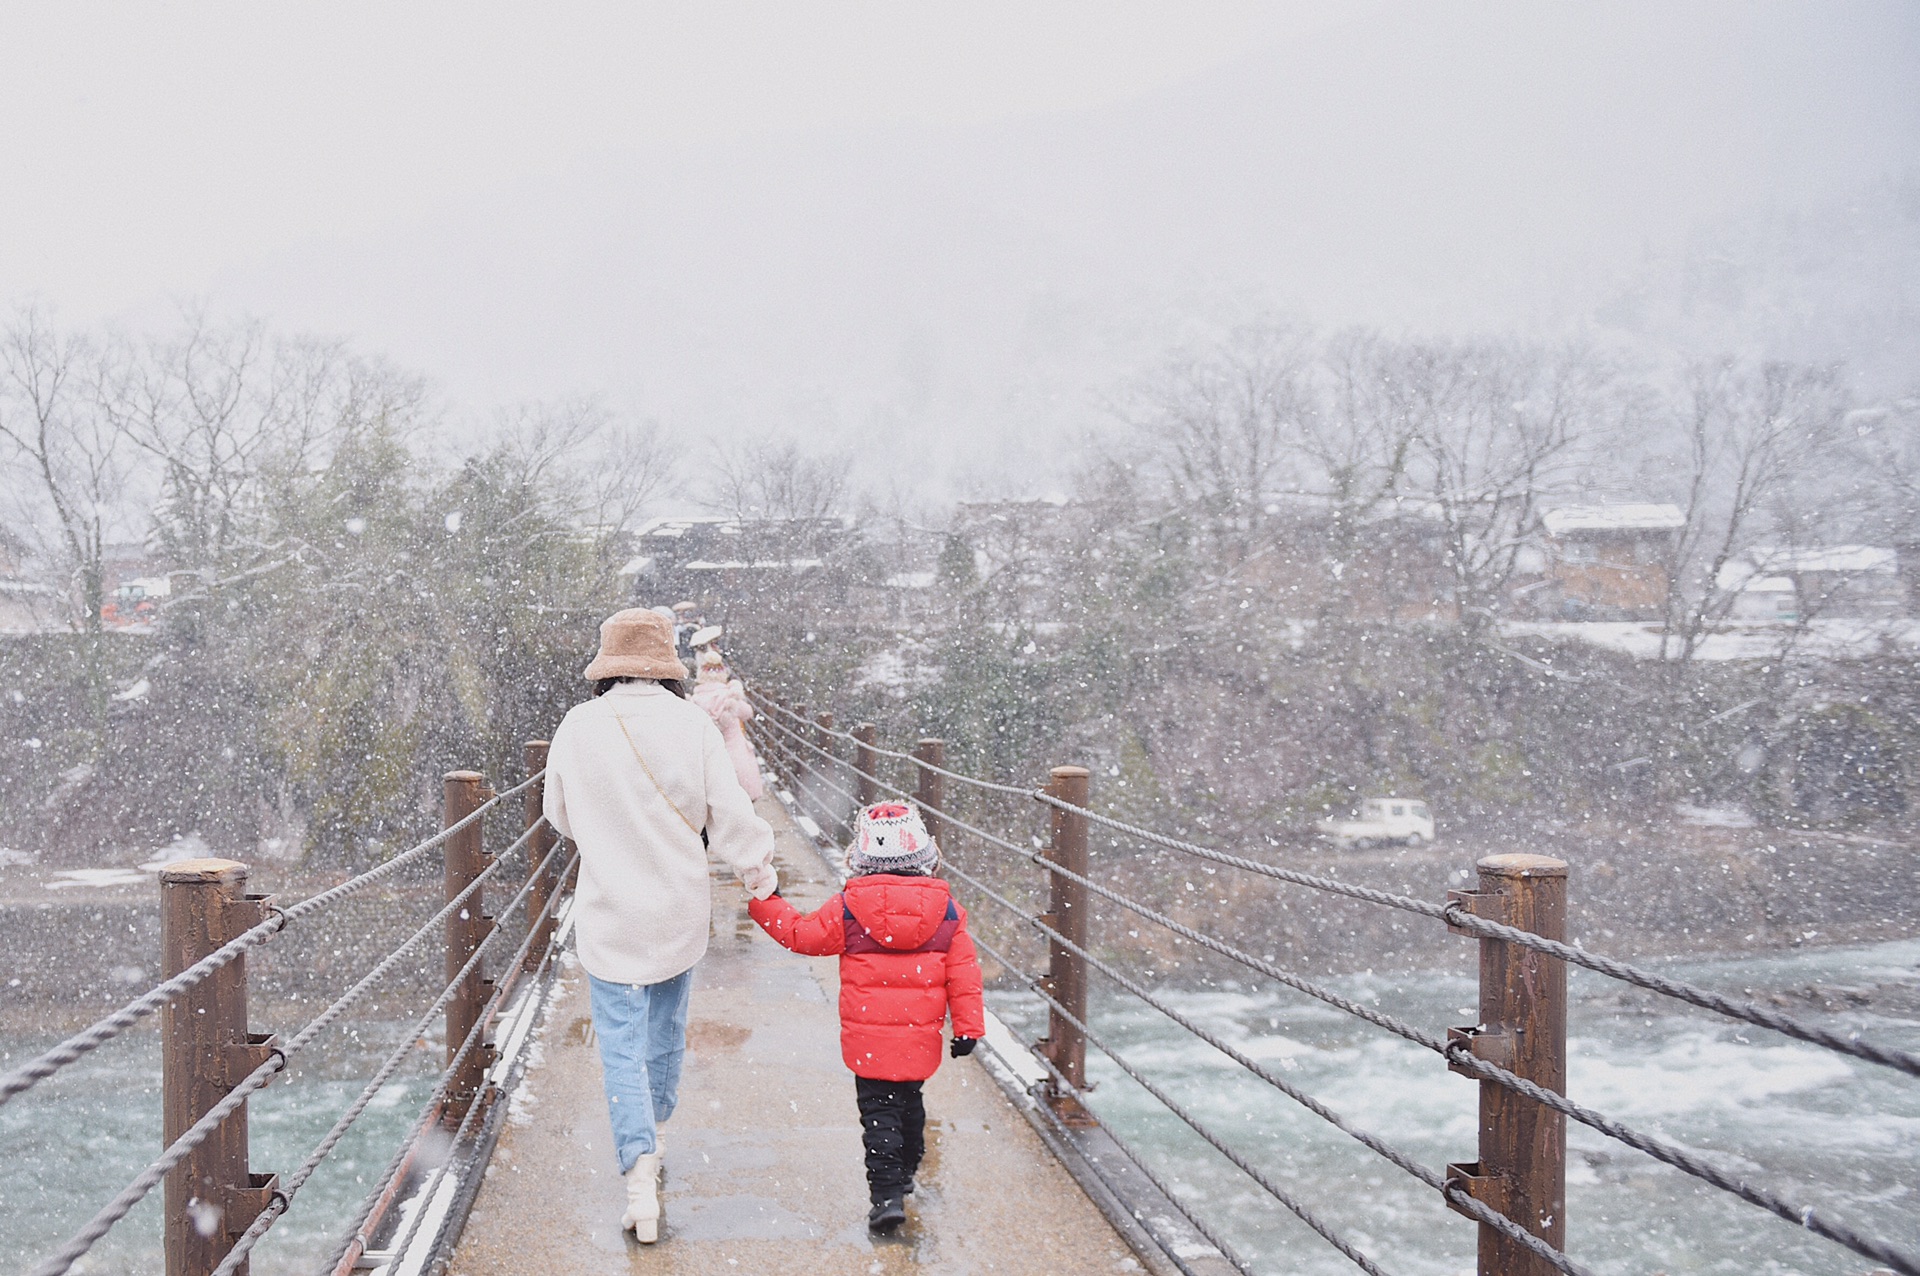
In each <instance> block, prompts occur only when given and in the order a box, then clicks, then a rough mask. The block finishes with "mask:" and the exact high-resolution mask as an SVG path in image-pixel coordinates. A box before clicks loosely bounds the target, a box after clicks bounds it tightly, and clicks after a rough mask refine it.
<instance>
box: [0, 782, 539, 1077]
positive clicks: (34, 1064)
mask: <svg viewBox="0 0 1920 1276" xmlns="http://www.w3.org/2000/svg"><path fill="white" fill-rule="evenodd" d="M545 775H546V772H544V771H542V772H540V773H539V774H537V775H533V776H529V777H528V778H527V779H526V780H524V781H522V782H521V783H519V784H516V785H515V786H514V787H512V788H510V789H508V790H506V791H505V792H504V793H496V794H494V795H493V797H491V798H490V799H488V800H487V802H486V803H485V804H484V805H482V806H481V807H480V808H479V809H478V810H476V811H474V812H473V813H472V814H470V815H468V816H467V817H466V818H465V819H463V820H461V821H460V822H458V823H457V824H452V825H449V826H448V827H446V828H443V829H441V830H440V831H439V832H438V833H436V834H434V835H433V836H432V837H429V838H427V839H425V840H424V841H421V842H418V843H416V844H415V845H413V846H411V847H408V848H407V849H406V850H405V851H402V852H400V853H399V854H398V855H395V856H394V857H393V858H392V859H389V860H388V861H386V862H385V863H384V864H380V865H378V866H376V867H374V868H371V869H368V870H367V871H366V872H364V873H361V874H359V875H358V876H356V877H352V878H349V879H348V880H347V881H344V882H342V883H340V884H339V885H338V886H334V887H331V888H329V889H327V890H324V891H321V892H319V893H318V894H315V895H311V896H308V897H307V898H306V899H303V900H301V901H299V902H298V903H295V904H290V905H287V906H286V907H284V908H281V907H277V906H276V907H273V908H271V909H270V910H269V916H268V917H267V918H266V920H264V921H262V922H261V923H260V924H259V925H257V926H254V927H252V928H250V929H248V930H246V931H245V932H243V933H242V934H240V935H238V936H236V937H235V938H233V939H231V940H229V941H228V942H227V943H225V944H223V945H221V946H220V947H219V948H217V949H215V950H214V951H213V952H211V953H208V954H207V955H206V956H205V957H202V958H201V959H200V960H199V961H197V962H195V963H194V964H193V965H191V966H189V967H187V968H186V969H185V970H183V971H181V972H180V973H179V974H177V975H174V976H173V977H172V978H170V979H166V980H163V981H162V982H161V983H159V984H156V985H155V986H154V987H152V988H150V989H148V990H147V991H146V992H144V993H142V994H140V995H139V996H138V997H135V998H134V999H133V1000H132V1001H130V1002H128V1003H127V1004H126V1005H124V1006H122V1007H121V1008H120V1009H118V1010H116V1011H114V1012H113V1013H112V1014H110V1015H108V1016H106V1017H105V1018H104V1019H101V1020H99V1021H98V1022H97V1023H94V1024H93V1025H92V1026H90V1027H88V1028H86V1029H85V1030H83V1031H81V1032H77V1033H75V1034H74V1035H73V1036H71V1037H68V1038H67V1039H66V1040H65V1041H62V1042H61V1043H60V1044H59V1045H57V1046H54V1047H53V1048H52V1049H50V1050H47V1051H46V1052H45V1053H43V1054H40V1055H38V1056H36V1057H34V1058H33V1059H31V1060H29V1061H28V1062H27V1063H25V1064H23V1065H21V1066H20V1067H19V1068H16V1069H15V1070H14V1071H12V1072H9V1073H8V1074H7V1075H6V1076H4V1077H0V1106H5V1105H6V1104H7V1103H8V1102H10V1101H11V1100H12V1099H14V1098H15V1097H16V1096H18V1095H21V1094H24V1093H25V1092H26V1091H28V1090H30V1089H32V1088H33V1087H34V1086H36V1085H38V1084H39V1083H40V1082H42V1081H44V1080H46V1079H47V1078H48V1077H50V1076H52V1075H53V1074H54V1073H56V1072H58V1071H60V1069H62V1068H64V1067H67V1066H68V1065H70V1064H73V1063H76V1062H78V1061H79V1060H80V1059H82V1058H84V1057H85V1056H86V1055H87V1054H89V1053H91V1052H92V1051H94V1050H97V1049H99V1048H100V1047H101V1046H103V1045H105V1044H106V1043H107V1042H109V1041H111V1040H113V1039H114V1038H115V1037H117V1036H119V1035H120V1034H121V1033H123V1032H125V1031H126V1030H127V1029H129V1028H131V1027H133V1026H134V1025H135V1024H137V1023H139V1022H140V1021H141V1020H142V1019H144V1018H146V1017H147V1016H148V1015H150V1014H152V1013H153V1012H154V1011H156V1010H158V1009H160V1007H162V1006H164V1005H166V1004H167V1003H168V1002H169V1001H172V1000H173V999H174V998H175V997H178V996H179V995H180V994H181V993H184V992H186V991H187V990H188V989H190V988H193V987H194V986H196V985H197V984H199V983H201V982H202V981H203V980H205V979H206V978H207V977H208V976H209V975H212V974H213V973H214V972H215V971H217V970H219V969H221V968H222V967H224V966H225V965H227V964H228V963H229V962H231V961H232V960H233V959H234V958H236V957H238V956H240V955H241V954H243V953H245V952H247V951H248V950H249V949H253V948H257V947H259V946H260V945H261V944H264V943H266V942H267V941H268V940H269V939H271V938H273V937H274V936H275V935H277V934H279V933H280V932H281V931H283V930H285V929H286V928H287V927H288V926H289V925H291V924H292V923H293V922H296V921H298V920H300V919H301V918H303V917H306V916H308V915H309V914H312V913H316V912H319V911H320V910H321V909H323V908H326V907H328V906H330V905H332V904H335V903H338V902H339V901H340V900H343V899H345V898H347V897H348V896H349V895H355V894H358V893H359V892H361V891H363V890H365V889H367V888H368V887H369V886H372V885H373V884H374V883H376V882H379V881H382V880H384V879H385V878H388V877H391V876H392V875H393V874H395V873H397V872H399V871H400V870H401V869H402V868H404V867H406V866H407V865H409V864H411V863H413V862H415V861H416V860H418V859H420V858H422V857H423V856H425V855H426V854H427V853H428V852H430V851H433V850H435V849H437V848H439V847H440V846H442V845H444V844H445V843H446V841H447V839H448V838H450V837H452V836H453V835H454V834H456V833H459V832H461V831H462V830H464V829H466V828H467V827H468V826H469V825H471V824H473V823H475V822H476V821H478V820H479V819H480V818H481V817H482V816H484V815H485V814H486V812H487V811H489V810H491V809H492V808H493V807H494V806H497V805H498V804H500V803H501V802H504V801H506V800H507V799H508V798H512V797H517V796H519V795H520V794H521V793H524V792H525V791H526V790H527V789H529V788H531V787H533V786H534V785H535V784H538V783H539V782H540V781H541V780H542V779H543V778H544V777H545Z"/></svg>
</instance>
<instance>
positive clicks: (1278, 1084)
mask: <svg viewBox="0 0 1920 1276" xmlns="http://www.w3.org/2000/svg"><path fill="white" fill-rule="evenodd" d="M953 871H954V875H955V876H957V877H961V878H964V879H965V880H967V881H968V882H969V883H970V884H973V885H974V886H976V887H977V888H979V889H983V890H986V889H987V888H986V887H985V886H984V885H983V884H981V883H978V882H974V880H973V879H972V878H970V877H968V876H967V875H966V874H965V873H963V872H961V871H960V870H958V869H955V870H953ZM987 893H988V894H993V892H992V891H991V890H988V891H987ZM995 899H996V901H997V902H1000V903H1002V904H1004V903H1006V902H1007V901H1006V900H1005V899H1003V898H1001V897H999V896H995ZM1029 921H1030V922H1031V923H1032V925H1033V927H1034V928H1035V929H1036V930H1039V931H1041V932H1043V933H1044V934H1046V935H1047V937H1048V938H1050V939H1052V940H1053V941H1055V942H1056V943H1058V944H1059V945H1060V946H1061V947H1062V948H1065V949H1066V950H1067V951H1068V952H1070V953H1072V954H1074V955H1075V956H1077V957H1079V958H1080V959H1081V960H1082V961H1084V962H1086V963H1087V964H1088V965H1089V966H1092V967H1093V968H1094V969H1095V970H1097V971H1099V972H1100V973H1101V974H1103V975H1105V976H1106V977H1107V978H1108V979H1111V980H1112V981H1113V982H1114V983H1116V984H1118V985H1119V986H1120V987H1121V988H1123V989H1125V990H1126V991H1127V992H1129V993H1132V994H1133V995H1134V996H1135V997H1137V998H1139V999H1140V1000H1141V1001H1143V1002H1145V1003H1146V1004H1147V1005H1149V1006H1151V1007H1153V1008H1154V1009H1155V1010H1157V1011H1159V1012H1160V1013H1161V1014H1163V1015H1165V1016H1166V1017H1167V1018H1168V1019H1171V1020H1172V1021H1173V1022H1174V1023H1176V1024H1178V1025H1180V1026H1181V1027H1182V1028H1185V1029H1186V1030H1187V1031H1188V1032H1190V1033H1192V1034H1193V1035H1194V1036H1195V1037H1198V1038H1199V1039H1200V1040H1202V1041H1204V1042H1206V1043H1207V1044H1208V1045H1210V1046H1212V1047H1213V1048H1214V1049H1215V1050H1218V1051H1219V1052H1220V1053H1221V1054H1223V1055H1225V1056H1227V1058H1229V1059H1231V1060H1233V1061H1234V1062H1235V1063H1237V1064H1239V1065H1240V1066H1241V1067H1243V1068H1245V1069H1246V1070H1247V1071H1248V1072H1251V1073H1252V1074H1253V1075H1254V1076H1256V1077H1258V1078H1260V1080H1262V1081H1264V1082H1266V1083H1267V1084H1268V1085H1270V1086H1272V1087H1273V1088H1274V1089H1276V1090H1278V1091H1280V1092H1281V1093H1282V1094H1284V1095H1286V1096H1287V1097H1288V1098H1289V1099H1292V1100H1293V1101H1294V1102H1295V1103H1298V1104H1299V1105H1300V1106H1301V1107H1304V1108H1305V1109H1306V1110H1307V1111H1309V1112H1311V1113H1313V1114H1314V1115H1315V1116H1317V1117H1319V1118H1320V1119H1321V1120H1323V1121H1325V1122H1327V1123H1328V1124H1329V1125H1331V1126H1333V1128H1334V1129H1336V1130H1339V1131H1340V1132H1341V1133H1342V1134H1345V1135H1347V1136H1348V1137H1349V1138H1352V1139H1354V1140H1356V1141H1357V1142H1359V1143H1361V1144H1364V1145H1365V1146H1366V1147H1368V1148H1371V1149H1372V1150H1373V1151H1375V1152H1377V1153H1379V1154H1380V1155H1381V1156H1383V1157H1385V1158H1386V1159H1387V1160H1388V1161H1391V1162H1392V1163H1393V1164H1394V1165H1396V1166H1398V1167H1399V1168H1400V1169H1402V1170H1405V1171H1406V1172H1407V1173H1408V1174H1411V1175H1412V1176H1413V1177H1414V1178H1416V1179H1419V1180H1420V1181H1421V1182H1422V1183H1425V1184H1426V1185H1427V1186H1428V1187H1431V1188H1434V1189H1436V1190H1439V1189H1441V1188H1442V1187H1443V1186H1444V1184H1445V1179H1444V1178H1443V1177H1442V1176H1441V1175H1440V1174H1438V1173H1436V1172H1435V1171H1433V1170H1431V1169H1428V1168H1427V1167H1426V1166H1424V1165H1421V1164H1420V1163H1419V1162H1418V1161H1415V1160H1414V1159H1413V1158H1412V1157H1410V1156H1408V1155H1407V1154H1406V1153H1404V1152H1401V1151H1400V1150H1399V1149H1397V1148H1395V1147H1393V1146H1392V1145H1391V1144H1388V1143H1387V1142H1385V1141H1384V1140H1382V1139H1381V1138H1379V1137H1378V1136H1377V1135H1373V1134H1369V1133H1368V1132H1367V1131H1365V1130H1362V1129H1359V1128H1357V1127H1355V1126H1353V1125H1350V1124H1349V1123H1348V1122H1347V1120H1346V1118H1344V1117H1342V1116H1341V1115H1340V1114H1339V1113H1337V1112H1335V1111H1334V1110H1333V1109H1331V1108H1329V1107H1327V1106H1326V1105H1325V1104H1323V1103H1321V1102H1320V1101H1319V1100H1318V1099H1316V1098H1314V1097H1313V1096H1312V1095H1310V1094H1308V1093H1306V1092H1305V1091H1304V1090H1301V1089H1300V1088H1298V1087H1297V1086H1295V1085H1294V1084H1293V1083H1292V1082H1290V1081H1287V1080H1286V1079H1285V1078H1283V1077H1280V1076H1276V1075H1275V1074H1274V1073H1273V1072H1271V1071H1269V1070H1268V1069H1267V1068H1266V1067H1265V1066H1263V1065H1262V1064H1260V1063H1259V1062H1258V1061H1256V1060H1254V1059H1252V1058H1250V1057H1249V1056H1247V1055H1246V1054H1244V1053H1242V1052H1241V1051H1239V1050H1237V1049H1235V1048H1234V1047H1233V1046H1231V1045H1229V1044H1227V1042H1225V1041H1223V1040H1222V1039H1221V1038H1220V1037H1218V1036H1216V1035H1215V1034H1214V1033H1212V1032H1211V1031H1209V1030H1208V1029H1206V1028H1204V1027H1202V1026H1201V1025H1199V1024H1197V1023H1195V1022H1194V1021H1193V1020H1192V1019H1189V1018H1188V1017H1187V1016H1186V1015H1184V1014H1182V1013H1181V1012H1180V1011H1178V1010H1175V1009H1174V1008H1173V1007H1172V1006H1169V1005H1167V1004H1166V1003H1165V1002H1164V1001H1162V1000H1160V999H1159V998H1158V997H1156V996H1154V995H1153V994H1152V993H1151V992H1149V991H1148V990H1147V989H1146V988H1144V987H1142V986H1141V985H1140V984H1138V983H1136V982H1135V981H1134V980H1133V979H1131V978H1129V977H1128V976H1127V975H1125V974H1123V973H1121V972H1120V971H1119V970H1117V969H1115V968H1114V967H1113V966H1111V965H1109V964H1108V963H1107V962H1105V961H1103V960H1101V959H1100V958H1099V957H1096V956H1094V955H1093V954H1092V953H1091V952H1088V951H1087V950H1086V949H1085V948H1083V947H1081V946H1080V945H1079V944H1076V943H1074V942H1073V941H1072V940H1071V939H1068V938H1067V937H1066V936H1065V935H1062V934H1061V933H1060V932H1059V931H1058V930H1056V929H1054V928H1053V927H1052V926H1049V925H1047V924H1046V923H1045V922H1043V921H1041V920H1040V919H1039V918H1037V917H1035V918H1030V919H1029Z"/></svg>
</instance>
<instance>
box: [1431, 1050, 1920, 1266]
mask: <svg viewBox="0 0 1920 1276" xmlns="http://www.w3.org/2000/svg"><path fill="white" fill-rule="evenodd" d="M1468 1050H1469V1047H1468V1045H1467V1043H1466V1042H1463V1041H1462V1042H1453V1043H1451V1044H1450V1045H1449V1046H1448V1048H1447V1050H1446V1055H1447V1059H1448V1061H1449V1062H1451V1063H1454V1064H1457V1065H1458V1066H1459V1067H1460V1068H1461V1069H1462V1070H1463V1071H1466V1072H1471V1073H1473V1074H1474V1075H1475V1076H1478V1077H1480V1078H1481V1079H1482V1080H1485V1081H1491V1082H1493V1083H1495V1084H1496V1085H1500V1086H1504V1087H1505V1088H1507V1089H1509V1090H1512V1091H1513V1092H1514V1093H1516V1094H1521V1095H1524V1096H1526V1097H1527V1098H1529V1099H1532V1100H1533V1101H1534V1102H1535V1103H1538V1104H1540V1105H1541V1106H1543V1107H1547V1108H1551V1109H1553V1110H1554V1111H1555V1112H1559V1113H1561V1114H1563V1115H1565V1116H1569V1117H1572V1118H1573V1119H1574V1120H1576V1121H1578V1122H1580V1123H1581V1124H1582V1125H1586V1126H1590V1127H1591V1128H1593V1129H1595V1130H1598V1131H1600V1132H1601V1133H1602V1134H1605V1135H1608V1136H1610V1137H1612V1138H1615V1139H1618V1140H1619V1141H1620V1142H1622V1143H1624V1144H1626V1145H1627V1146H1628V1147H1630V1148H1634V1149H1636V1150H1638V1151H1641V1152H1644V1153H1646V1154H1647V1155H1648V1156H1650V1157H1652V1158H1654V1159H1655V1160H1656V1161H1663V1162H1665V1163H1666V1164H1668V1165H1671V1166H1673V1167H1674V1168H1675V1169H1677V1170H1681V1171H1683V1172H1685V1173H1687V1174H1691V1175H1692V1176H1693V1177H1695V1178H1697V1179H1700V1180H1701V1181H1703V1182H1705V1183H1708V1184H1710V1185H1711V1186H1713V1187H1717V1188H1719V1189H1720V1190H1721V1191H1723V1192H1727V1193H1730V1194H1731V1195H1734V1196H1737V1197H1739V1198H1740V1199H1741V1200H1743V1201H1745V1202H1747V1203H1748V1204H1749V1205H1757V1206H1759V1207H1760V1208H1761V1209H1763V1210H1766V1211H1767V1212H1768V1213H1770V1214H1774V1215H1776V1216H1778V1217H1780V1218H1783V1219H1785V1220H1786V1221H1787V1222H1789V1223H1792V1224H1793V1225H1794V1226H1796V1227H1804V1228H1806V1229H1807V1230H1808V1231H1810V1232H1812V1233H1813V1234H1814V1235H1816V1236H1821V1237H1824V1238H1826V1239H1827V1240H1830V1241H1832V1242H1834V1243H1835V1244H1837V1245H1844V1246H1845V1247H1846V1248H1848V1249H1850V1250H1852V1251H1853V1252H1854V1253H1856V1254H1859V1255H1861V1256H1863V1257H1866V1258H1871V1259H1873V1260H1874V1261H1875V1262H1878V1263H1884V1264H1885V1265H1886V1266H1888V1267H1890V1268H1892V1269H1893V1270H1894V1271H1896V1272H1900V1273H1901V1274H1902V1276H1920V1257H1916V1256H1915V1255H1913V1254H1911V1253H1908V1252H1907V1251H1905V1250H1901V1249H1897V1248H1895V1247H1894V1246H1893V1245H1891V1244H1889V1243H1887V1242H1885V1241H1880V1240H1875V1239H1873V1238H1871V1237H1866V1236H1862V1235H1860V1234H1859V1233H1858V1232H1855V1231H1853V1230H1852V1229H1851V1228H1848V1227H1846V1226H1845V1225H1844V1224H1840V1223H1833V1222H1829V1221H1828V1220H1827V1219H1825V1218H1822V1217H1821V1216H1820V1215H1818V1214H1816V1213H1815V1212H1814V1207H1813V1206H1811V1205H1795V1204H1793V1203H1792V1202H1790V1201H1787V1200H1785V1199H1783V1198H1782V1197H1780V1196H1778V1195H1776V1194H1775V1193H1774V1192H1772V1191H1770V1190H1769V1189H1767V1188H1764V1187H1756V1186H1754V1185H1753V1184H1750V1183H1748V1182H1747V1181H1746V1180H1745V1179H1742V1178H1741V1177H1739V1176H1738V1175H1736V1174H1734V1173H1733V1172H1731V1171H1730V1170H1728V1169H1726V1168H1725V1167H1723V1166H1719V1165H1715V1164H1714V1163H1713V1162H1711V1161H1708V1160H1705V1159H1704V1158H1702V1157H1699V1156H1696V1155H1695V1154H1694V1153H1692V1152H1689V1151H1687V1150H1686V1149H1685V1148H1682V1147H1680V1146H1678V1145H1676V1144H1673V1143H1669V1142H1667V1141H1666V1140H1665V1139H1662V1138H1659V1137H1658V1136H1656V1135H1651V1134H1645V1133H1642V1132H1641V1131H1639V1130H1635V1129H1633V1128H1632V1127H1631V1126H1626V1125H1622V1124H1621V1123H1620V1122H1618V1121H1615V1120H1613V1119H1612V1118H1611V1117H1607V1116H1603V1115H1602V1114H1600V1113H1598V1112H1595V1111H1593V1110H1592V1109H1591V1108H1585V1107H1582V1106H1580V1105H1579V1104H1577V1103H1574V1102H1573V1101H1571V1100H1570V1099H1568V1098H1567V1097H1566V1096H1565V1095H1562V1094H1558V1093H1556V1092H1554V1091H1552V1090H1549V1089H1546V1088H1545V1087H1544V1086H1541V1085H1539V1084H1537V1083H1536V1082H1533V1081H1529V1080H1527V1079H1526V1078H1525V1077H1522V1076H1520V1075H1518V1074H1516V1073H1513V1072H1510V1071H1508V1070H1507V1069H1505V1068H1502V1067H1500V1066H1499V1065H1498V1064H1494V1063H1488V1062H1487V1061H1486V1060H1484V1059H1480V1058H1476V1057H1475V1056H1474V1055H1472V1054H1470V1053H1468Z"/></svg>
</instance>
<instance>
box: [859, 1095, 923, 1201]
mask: <svg viewBox="0 0 1920 1276" xmlns="http://www.w3.org/2000/svg"><path fill="white" fill-rule="evenodd" d="M925 1084H926V1083H925V1082H923V1081H875V1080H873V1079H872V1078H870V1077H855V1078H854V1079H853V1091H854V1094H855V1096H857V1097H858V1099H859V1101H860V1137H861V1141H862V1142H864V1143H865V1144H866V1147H867V1192H868V1194H869V1196H871V1197H872V1199H873V1203H874V1204H875V1205H878V1204H879V1203H880V1202H882V1201H884V1200H886V1199H887V1198H889V1197H894V1198H898V1197H899V1196H901V1195H902V1194H903V1193H904V1192H905V1191H906V1188H907V1183H908V1181H909V1180H911V1179H912V1178H913V1176H914V1173H915V1171H917V1170H918V1169H919V1168H920V1157H921V1155H922V1154H923V1153H925V1152H926V1150H927V1141H926V1140H927V1107H926V1104H925V1103H924V1102H922V1100H921V1097H920V1088H921V1087H922V1086H923V1085H925Z"/></svg>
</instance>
